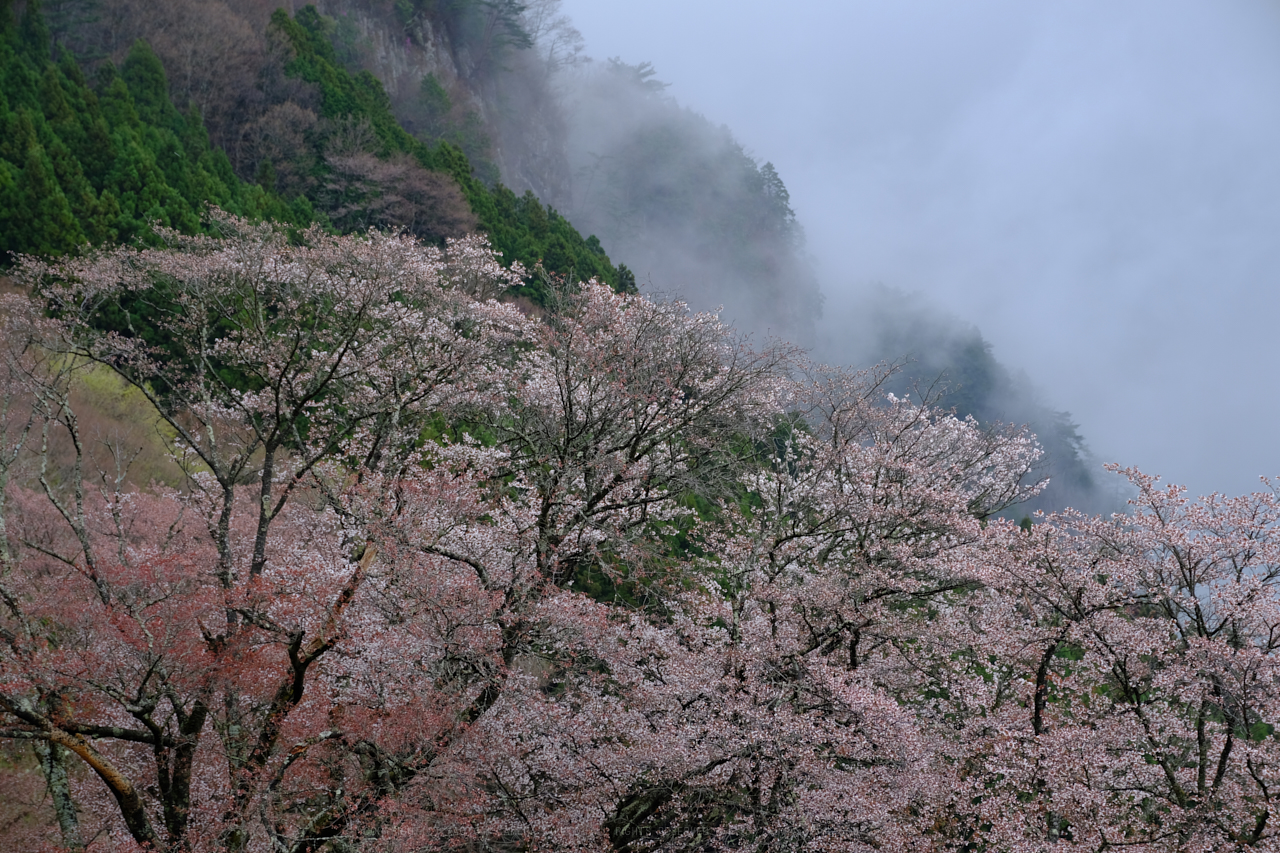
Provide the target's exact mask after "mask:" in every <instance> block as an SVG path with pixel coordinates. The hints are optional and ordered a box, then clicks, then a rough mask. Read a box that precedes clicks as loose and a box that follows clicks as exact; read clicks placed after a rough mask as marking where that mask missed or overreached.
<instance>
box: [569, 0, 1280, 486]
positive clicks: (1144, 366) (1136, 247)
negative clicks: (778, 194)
mask: <svg viewBox="0 0 1280 853" xmlns="http://www.w3.org/2000/svg"><path fill="white" fill-rule="evenodd" d="M563 8H564V11H565V12H566V13H567V14H568V15H569V16H570V17H571V18H572V19H573V21H574V23H575V25H576V26H577V27H578V28H579V29H580V30H581V31H582V33H583V35H584V36H585V37H586V40H587V50H588V53H590V54H591V55H592V56H595V57H599V58H604V57H609V56H619V57H621V58H622V59H623V60H624V61H627V62H632V63H636V62H641V61H649V62H652V63H653V64H654V66H655V67H656V69H657V71H658V77H659V78H660V79H662V80H665V81H667V82H670V83H671V84H672V85H671V88H670V89H669V91H670V92H671V93H672V94H673V95H674V96H675V97H676V98H677V99H679V100H680V102H681V103H683V104H684V105H686V106H689V107H691V108H693V109H695V110H697V111H699V112H701V113H703V114H704V115H706V116H707V117H708V118H710V119H711V120H713V121H715V122H723V123H725V124H727V125H728V126H729V127H730V128H732V130H733V131H734V134H735V135H736V136H737V138H738V139H739V141H740V142H741V143H742V144H743V145H744V146H745V147H746V148H747V150H748V151H749V152H750V153H751V154H753V155H754V156H755V157H757V159H759V160H762V161H763V160H770V161H772V162H773V163H774V164H775V165H776V166H777V167H778V171H779V173H780V174H781V175H782V178H783V180H784V181H786V183H787V186H788V188H789V189H790V190H791V196H792V204H793V207H794V208H795V209H796V212H797V214H798V215H799V218H800V220H801V222H802V223H803V224H804V226H805V228H806V230H807V232H808V236H809V249H810V251H811V252H812V253H813V255H814V256H815V259H816V261H817V263H818V265H819V268H820V270H821V276H822V286H823V289H824V291H825V292H826V293H827V300H828V314H829V315H831V316H838V314H839V303H840V299H841V294H842V293H848V292H850V290H851V289H852V288H854V287H856V286H858V285H862V284H867V283H871V282H879V283H883V284H886V285H890V286H894V287H899V288H903V289H905V290H910V291H919V292H922V293H924V294H927V295H928V296H929V297H930V299H932V300H933V301H934V302H936V304H937V305H938V306H939V307H941V308H943V309H945V310H947V311H950V312H951V313H953V314H956V315H958V316H959V317H961V318H962V319H964V320H966V321H969V322H972V323H974V324H976V325H977V326H978V327H979V328H980V329H981V330H982V332H983V333H984V335H986V337H987V338H988V339H989V340H991V341H992V342H993V343H994V345H995V354H996V356H997V358H999V359H1001V360H1002V361H1004V362H1005V363H1006V364H1008V365H1010V366H1013V367H1018V368H1022V369H1024V370H1025V371H1026V372H1027V373H1028V374H1029V375H1030V376H1031V378H1032V379H1033V381H1034V382H1035V383H1036V384H1038V385H1039V386H1040V387H1041V388H1043V389H1044V392H1045V396H1046V398H1047V401H1048V402H1049V403H1050V404H1052V405H1054V406H1055V407H1057V408H1063V409H1067V410H1069V411H1070V412H1071V413H1072V414H1073V415H1074V416H1075V418H1076V420H1077V421H1078V422H1079V423H1080V424H1081V427H1082V432H1083V433H1084V435H1085V436H1086V438H1087V439H1088V440H1089V443H1090V445H1091V446H1092V447H1093V449H1094V450H1095V451H1096V452H1097V454H1098V455H1099V456H1100V457H1102V458H1103V459H1104V460H1106V461H1117V462H1121V463H1124V464H1134V465H1138V466H1140V467H1142V468H1143V469H1144V470H1147V471H1149V472H1152V473H1158V474H1162V475H1163V476H1164V477H1165V479H1166V480H1169V481H1173V482H1181V483H1186V484H1187V485H1189V486H1190V487H1191V488H1192V490H1193V491H1196V492H1207V491H1210V490H1220V491H1226V492H1230V493H1239V492H1244V491H1252V490H1254V489H1255V488H1257V487H1258V486H1259V484H1258V480H1257V477H1258V475H1259V474H1268V475H1280V353H1278V351H1277V346H1280V328H1277V325H1278V323H1280V0H1272V2H1264V1H1263V0H1204V2H1199V3H1191V2H1179V1H1178V0H1159V2H1123V3H1117V2H1102V0H1091V1H1090V2H1086V0H1057V2H1035V3H1031V2H1026V0H1019V2H981V0H963V2H957V0H934V2H925V1H924V0H878V2H864V0H838V1H837V0H790V2H787V3H783V2H778V0H773V2H762V0H733V2H730V0H565V2H564V7H563Z"/></svg>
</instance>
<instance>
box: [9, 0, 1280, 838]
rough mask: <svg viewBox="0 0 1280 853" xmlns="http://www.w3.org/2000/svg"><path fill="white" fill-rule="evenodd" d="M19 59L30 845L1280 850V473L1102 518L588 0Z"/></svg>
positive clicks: (419, 12) (53, 27)
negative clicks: (836, 326) (853, 291)
mask: <svg viewBox="0 0 1280 853" xmlns="http://www.w3.org/2000/svg"><path fill="white" fill-rule="evenodd" d="M0 84H2V85H0V250H2V251H3V252H4V258H3V264H4V274H5V275H4V278H3V290H0V838H2V839H4V841H5V843H6V845H7V846H9V847H14V848H18V849H29V850H32V851H46V850H47V851H102V853H108V851H110V853H116V852H117V851H119V853H124V851H128V853H141V851H148V852H149V853H205V851H209V853H213V851H220V852H221V853H249V851H271V853H374V851H386V852H387V853H391V851H447V853H470V851H504V853H505V852H506V851H540V850H567V851H578V850H581V851H614V853H640V851H671V853H675V851H681V852H682V853H683V852H684V851H687V853H694V851H707V850H744V851H745V850H752V851H759V853H773V851H779V853H781V851H811V850H821V851H826V850H831V851H837V850H839V851H862V853H872V852H873V851H875V852H876V853H886V851H902V853H906V851H922V850H923V851H937V853H943V851H951V852H952V853H996V851H1014V850H1017V851H1041V850H1044V851H1048V850H1055V851H1058V850H1073V851H1074V850H1079V851H1085V850H1088V851H1101V850H1109V849H1113V848H1124V849H1127V850H1132V851H1135V853H1175V851H1177V853H1183V851H1192V850H1197V851H1216V850H1267V849H1272V848H1274V847H1275V846H1276V845H1277V844H1280V826H1277V820H1276V817H1275V815H1274V814H1273V812H1274V811H1275V809H1276V808H1277V804H1276V796H1277V794H1276V792H1277V790H1280V737H1277V734H1276V730H1275V725H1276V721H1277V719H1278V718H1280V640H1278V639H1277V638H1278V637H1280V497H1277V493H1276V492H1274V491H1264V492H1260V493H1257V494H1253V495H1248V496H1242V497H1236V498H1228V497H1223V496H1219V495H1215V496H1211V497H1209V498H1205V499H1200V500H1191V499H1189V498H1187V497H1186V495H1185V494H1184V492H1183V490H1181V489H1180V488H1178V487H1175V486H1168V485H1165V484H1163V483H1161V482H1160V481H1159V480H1158V478H1156V477H1153V476H1150V475H1148V474H1146V473H1143V472H1141V471H1138V470H1135V469H1116V468H1114V467H1113V469H1112V473H1113V474H1115V475H1116V476H1118V477H1120V478H1122V479H1123V480H1124V481H1125V482H1126V483H1128V488H1129V489H1130V493H1131V494H1132V496H1133V497H1132V500H1131V501H1130V503H1129V505H1128V507H1127V512H1126V513H1117V514H1098V515H1094V514H1090V513H1089V511H1088V510H1090V509H1091V507H1089V506H1088V502H1089V501H1090V500H1094V499H1096V498H1097V495H1098V492H1097V489H1096V488H1095V484H1094V483H1093V481H1092V480H1091V479H1090V477H1091V474H1090V472H1089V470H1088V468H1087V467H1086V462H1087V460H1088V454H1087V449H1086V448H1085V445H1084V442H1083V440H1082V438H1081V437H1080V435H1079V434H1078V432H1077V430H1076V428H1075V426H1074V425H1073V424H1072V423H1071V421H1070V418H1069V416H1068V415H1066V413H1062V412H1058V411H1055V410H1054V409H1052V408H1051V407H1050V406H1047V405H1045V404H1044V403H1042V402H1041V401H1040V400H1039V399H1038V398H1037V397H1036V395H1035V393H1034V391H1033V390H1032V389H1030V388H1029V383H1027V382H1026V381H1025V380H1023V379H1022V378H1020V377H1019V375H1018V373H1017V372H1016V371H1014V370H1011V369H1009V368H1007V367H1006V366H1004V365H1002V364H1000V363H999V362H998V361H997V360H996V359H995V357H994V356H993V354H992V351H991V348H990V346H989V345H988V344H987V343H986V341H985V340H984V339H983V337H982V335H981V333H980V332H979V331H978V330H976V329H969V328H965V327H963V326H960V325H959V324H957V323H956V322H955V321H954V320H952V319H950V318H948V317H946V316H943V315H940V314H938V313H936V312H933V311H931V310H930V309H929V308H928V306H926V305H923V304H921V303H919V302H918V301H917V300H914V299H913V298H912V297H910V296H907V295H904V294H901V293H899V292H897V291H892V290H889V289H884V290H882V291H880V292H879V293H878V295H877V296H876V298H875V299H872V300H869V301H867V302H866V303H865V304H863V305H862V307H861V308H859V310H858V312H857V313H856V314H854V315H852V316H850V317H848V318H846V319H840V318H837V320H838V322H840V323H842V324H843V325H842V326H841V328H842V329H844V330H846V335H845V336H846V337H847V338H849V339H850V340H853V341H856V343H857V345H858V351H857V356H858V360H860V361H864V362H868V363H869V362H874V361H877V360H880V359H887V360H885V361H881V363H880V364H879V366H877V367H870V368H864V369H859V368H855V367H847V366H840V364H841V363H848V361H850V360H851V359H850V358H849V357H848V356H849V353H850V352H851V350H849V349H843V350H842V349H838V348H837V349H833V348H830V347H828V349H822V347H823V342H822V340H821V338H820V331H819V327H818V325H817V322H816V321H817V319H818V318H819V314H820V311H821V299H820V291H819V289H818V286H817V284H816V282H815V279H814V277H813V274H812V271H811V270H810V269H809V266H808V265H807V263H806V261H805V257H804V243H803V233H802V229H801V228H800V225H799V223H798V221H797V218H796V216H795V213H794V211H793V210H792V209H791V206H790V198H789V195H788V192H787V189H786V186H785V184H784V182H783V180H782V178H781V176H779V175H778V173H777V171H776V169H774V167H773V166H772V165H770V164H769V163H768V162H764V163H761V162H759V161H758V160H757V159H755V158H753V157H752V156H751V155H749V154H748V153H747V152H746V151H744V149H743V148H742V147H741V146H740V145H739V144H738V143H737V142H736V141H735V140H734V138H733V136H732V134H731V133H730V132H729V131H728V130H726V129H724V128H716V127H714V126H713V125H711V123H709V122H708V121H706V119H705V118H703V117H701V116H699V115H697V114H696V113H693V112H691V111H689V110H687V109H686V108H684V107H682V106H681V105H679V104H678V103H676V102H675V101H674V100H672V99H671V98H669V97H668V96H667V95H666V93H665V91H664V90H665V87H664V86H663V84H662V83H661V82H660V81H659V80H658V78H657V74H656V72H655V71H654V69H652V68H651V67H650V66H648V65H646V64H640V65H630V64H627V63H625V62H622V61H620V60H614V61H609V62H607V63H597V62H591V61H587V60H586V59H585V57H584V56H583V55H582V45H581V39H580V37H579V36H577V35H576V31H574V30H573V28H572V24H571V22H569V21H567V20H566V19H564V18H563V16H559V15H558V4H557V3H556V2H554V0H541V2H532V3H529V4H528V5H525V4H521V3H517V2H514V1H513V0H397V2H375V0H363V2H357V0H333V2H329V3H322V4H319V5H317V6H299V7H297V8H291V9H288V10H286V9H276V8H274V7H273V4H271V3H263V2H258V0H202V1H201V2H198V1H197V0H180V2H174V3H172V4H166V5H165V6H163V7H158V6H156V5H154V4H148V3H142V2H140V0H61V1H60V2H57V1H56V0H46V2H43V3H39V2H35V0H28V2H18V0H0ZM520 128H525V131H524V132H523V134H522V133H521V131H520ZM584 233H585V234H587V236H585V237H584V236H583V234H584ZM623 261H625V262H626V264H624V263H623ZM674 295H685V296H688V298H689V302H690V303H692V306H691V305H689V304H686V303H685V302H682V301H679V300H678V299H674V298H672V296H674ZM730 300H733V307H732V311H736V312H738V314H737V320H738V325H736V326H735V325H733V324H730V323H729V322H727V318H726V317H722V316H718V315H716V314H714V313H708V312H705V311H700V310H698V309H699V308H700V307H714V306H707V303H708V302H715V301H723V302H725V303H726V304H728V303H729V302H730ZM762 323H766V325H767V323H776V324H777V325H776V327H771V328H773V329H774V330H775V331H785V332H786V333H787V334H788V335H790V336H792V338H793V340H795V343H788V342H787V340H785V339H784V337H771V336H768V335H766V334H763V332H766V331H768V330H769V329H768V328H765V327H763V326H762V325H761V324H762ZM806 347H807V348H809V350H811V351H806ZM842 359H843V362H842ZM823 361H827V362H834V363H835V364H836V366H832V365H831V364H824V363H823ZM1019 424H1023V425H1024V426H1019ZM1046 472H1047V474H1048V479H1046ZM1073 478H1074V479H1073ZM1054 489H1058V490H1059V491H1057V492H1054V491H1053V490H1054ZM1055 495H1056V496H1055ZM1067 503H1071V504H1074V505H1076V507H1077V508H1076V509H1069V508H1064V505H1065V504H1067ZM1081 507H1083V510H1082V509H1081ZM1033 508H1042V509H1044V510H1046V512H1044V513H1040V514H1036V515H1034V517H1033V516H1032V514H1031V509H1033Z"/></svg>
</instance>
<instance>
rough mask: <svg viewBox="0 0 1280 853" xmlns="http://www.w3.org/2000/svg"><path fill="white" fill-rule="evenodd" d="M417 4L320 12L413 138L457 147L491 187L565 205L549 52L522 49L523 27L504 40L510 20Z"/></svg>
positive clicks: (561, 139) (339, 4)
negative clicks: (383, 92)
mask: <svg viewBox="0 0 1280 853" xmlns="http://www.w3.org/2000/svg"><path fill="white" fill-rule="evenodd" d="M418 5H419V4H397V5H396V6H392V4H388V3H370V2H367V0H363V1H362V0H327V2H322V3H320V4H318V8H319V9H320V11H321V12H322V13H323V14H325V15H327V16H329V17H331V18H333V19H334V21H335V22H336V32H335V41H336V42H337V43H338V45H339V49H340V50H343V51H344V53H345V55H344V56H343V59H344V60H345V61H346V62H347V63H348V64H350V65H356V66H359V67H360V68H361V69H363V70H366V71H368V72H370V73H371V74H373V75H374V76H375V77H377V78H378V80H380V81H381V82H382V85H383V87H384V88H385V89H386V91H387V94H388V96H389V97H390V99H391V104H392V108H393V109H394V110H395V113H396V116H397V118H399V119H400V121H401V122H402V123H403V124H404V125H405V126H406V128H407V129H408V130H409V131H410V132H411V133H414V134H415V135H417V136H419V137H420V138H423V139H426V140H429V141H435V140H438V139H445V140H448V141H450V142H453V143H455V144H457V145H458V146H459V147H461V148H462V149H463V151H464V152H466V154H467V155H468V158H469V159H470V160H471V162H472V163H473V164H474V165H475V166H476V169H477V172H478V173H479V175H480V177H482V178H483V179H485V180H486V181H488V182H490V183H492V182H494V181H496V180H499V179H500V180H502V182H503V183H505V184H506V185H507V186H509V187H511V188H512V189H513V190H515V191H516V192H517V194H520V193H523V192H525V191H526V190H528V191H531V192H533V194H534V195H536V196H537V197H538V198H540V199H542V200H543V201H544V202H546V203H548V204H550V205H551V206H553V207H561V206H563V205H564V204H565V202H566V200H567V199H568V197H569V169H568V165H567V160H566V158H565V153H564V147H565V122H564V120H563V115H562V113H563V111H562V109H561V107H560V104H559V103H558V102H557V99H556V98H555V97H554V95H553V93H552V87H551V78H552V69H551V67H550V65H549V63H548V62H547V61H546V60H545V57H544V56H543V54H542V53H541V52H540V51H538V50H537V49H521V46H522V45H523V44H526V41H525V39H527V38H530V37H529V36H528V34H527V33H525V32H524V30H523V24H524V21H523V20H519V21H515V23H516V24H519V25H521V29H520V30H518V31H514V32H511V33H509V34H508V35H507V36H506V37H503V36H502V33H501V28H502V27H503V26H510V25H511V23H512V22H511V21H505V22H504V19H501V18H497V17H494V16H495V14H496V13H495V12H493V11H492V10H491V9H489V8H488V6H487V5H486V7H485V8H484V9H482V10H480V11H477V10H476V9H470V11H467V12H452V13H444V12H440V11H429V10H427V9H426V8H425V7H424V8H421V9H420V8H418ZM467 15H471V16H473V17H472V18H467V17H466V16H467ZM475 16H478V17H475ZM531 47H533V46H532V45H531Z"/></svg>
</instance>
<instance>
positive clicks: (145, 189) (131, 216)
mask: <svg viewBox="0 0 1280 853" xmlns="http://www.w3.org/2000/svg"><path fill="white" fill-rule="evenodd" d="M0 19H3V23H0V83H2V84H3V85H2V86H0V91H3V97H0V263H7V262H9V261H11V259H12V257H13V256H14V255H15V254H35V255H50V256H56V255H62V254H66V253H68V252H74V251H76V250H77V249H78V248H79V247H81V246H83V245H85V244H89V243H93V244H100V243H109V242H115V241H131V240H137V239H144V240H145V239H149V235H150V225H151V223H152V222H159V223H161V224H163V225H168V226H171V227H174V228H177V229H180V230H182V231H186V232H194V231H196V230H198V229H200V228H201V215H200V214H201V211H202V209H203V208H204V206H205V205H207V204H215V205H218V206H220V207H222V208H224V209H226V210H228V211H231V212H233V213H239V214H241V215H245V216H249V217H254V218H273V219H278V220H281V221H284V222H288V223H292V224H305V223H307V222H310V221H312V219H313V218H314V214H313V212H312V209H311V207H310V205H309V204H308V203H302V204H299V203H294V204H290V203H287V202H285V201H284V200H283V199H281V198H279V197H277V196H274V195H272V194H271V193H270V192H267V191H264V190H263V189H262V188H260V187H257V186H253V185H251V184H246V183H244V182H242V181H240V180H239V179H237V178H236V177H235V175H234V173H233V172H232V170H231V167H230V163H229V162H228V161H227V158H226V155H225V154H224V153H223V152H221V151H215V150H213V149H212V148H211V147H210V145H209V140H208V136H207V134H206V133H205V130H204V126H203V124H202V122H201V120H200V116H199V115H198V114H197V113H194V112H192V113H189V114H188V115H185V116H184V115H182V114H181V113H180V112H178V110H177V109H176V108H175V107H174V105H173V103H172V101H170V99H169V95H168V84H167V82H166V80H165V74H164V68H163V66H162V65H161V63H160V60H159V59H158V58H157V57H156V55H155V53H154V52H153V51H152V50H151V48H150V47H149V46H148V45H146V44H145V43H144V42H139V43H137V44H136V45H134V47H133V49H132V50H131V51H130V53H129V55H128V58H127V59H126V60H125V62H124V64H123V65H122V67H121V68H120V69H119V70H118V71H117V69H115V68H114V67H113V66H112V65H111V64H110V63H106V64H104V65H103V66H102V68H101V71H100V73H99V75H98V79H97V81H96V85H94V86H90V85H89V83H88V82H87V81H86V80H85V78H84V75H83V74H82V73H81V71H80V69H79V67H78V66H77V65H76V63H75V62H74V61H73V59H72V58H71V57H70V56H69V55H67V54H64V55H63V56H62V57H60V59H59V61H58V62H56V63H55V62H54V61H53V59H52V58H51V57H52V54H51V49H50V42H49V39H50V35H49V29H48V27H46V26H45V25H44V24H43V20H42V18H41V15H40V6H39V4H38V3H31V4H29V5H28V6H27V9H26V12H25V13H24V15H23V17H22V19H21V21H19V22H17V23H15V22H14V21H13V20H12V17H11V16H9V14H8V9H7V7H5V8H3V9H0Z"/></svg>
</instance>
